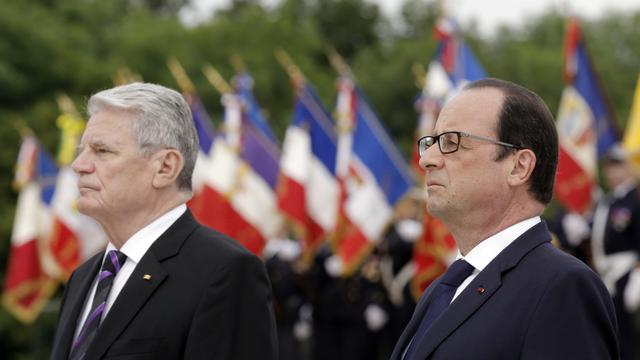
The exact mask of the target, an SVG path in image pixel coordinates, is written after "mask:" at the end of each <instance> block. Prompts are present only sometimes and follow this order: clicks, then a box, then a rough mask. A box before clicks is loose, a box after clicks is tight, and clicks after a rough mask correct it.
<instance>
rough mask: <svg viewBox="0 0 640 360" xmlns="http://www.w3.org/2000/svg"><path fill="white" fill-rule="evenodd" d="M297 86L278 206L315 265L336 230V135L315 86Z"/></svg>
mask: <svg viewBox="0 0 640 360" xmlns="http://www.w3.org/2000/svg"><path fill="white" fill-rule="evenodd" d="M296 85H297V86H296V90H297V97H296V104H295V108H294V114H293V118H292V121H291V125H290V126H289V127H288V129H287V131H286V134H285V137H284V141H283V149H282V157H281V159H280V178H279V183H278V205H279V208H280V210H281V211H282V213H283V214H284V215H285V216H286V217H287V218H288V219H289V220H290V222H291V224H292V225H293V229H294V230H295V231H296V232H297V236H298V238H299V239H301V241H302V251H303V257H304V258H305V259H306V260H309V258H310V256H311V255H313V253H314V251H315V250H316V249H317V248H318V246H319V245H321V244H322V242H323V240H324V239H325V238H326V237H327V236H328V234H330V233H331V232H332V231H333V230H334V227H335V222H336V217H337V216H336V214H337V206H338V204H337V203H338V183H337V181H336V177H335V168H336V167H335V164H336V133H335V129H334V125H333V121H332V120H331V116H330V115H329V112H328V111H327V110H326V108H325V107H324V106H323V105H322V103H321V102H320V100H319V99H318V97H317V95H316V93H315V91H314V90H313V89H312V88H311V86H310V85H309V84H306V83H304V82H301V83H299V84H296Z"/></svg>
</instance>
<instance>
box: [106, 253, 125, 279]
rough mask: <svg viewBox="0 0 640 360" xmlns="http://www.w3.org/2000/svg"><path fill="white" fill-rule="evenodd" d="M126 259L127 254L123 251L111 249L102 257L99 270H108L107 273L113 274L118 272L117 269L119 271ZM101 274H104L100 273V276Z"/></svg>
mask: <svg viewBox="0 0 640 360" xmlns="http://www.w3.org/2000/svg"><path fill="white" fill-rule="evenodd" d="M126 260H127V255H125V254H124V253H122V252H120V251H118V250H111V251H109V252H108V253H107V256H106V257H105V258H104V262H103V263H102V271H101V272H105V271H108V272H109V275H114V276H115V275H116V274H117V273H118V271H120V268H121V267H122V265H123V264H124V262H125V261H126ZM105 275H106V274H105ZM103 276H104V275H102V276H101V278H102V277H103Z"/></svg>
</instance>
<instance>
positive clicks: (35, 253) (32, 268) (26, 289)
mask: <svg viewBox="0 0 640 360" xmlns="http://www.w3.org/2000/svg"><path fill="white" fill-rule="evenodd" d="M41 153H42V151H41V149H40V146H39V144H38V142H37V140H36V139H35V138H34V137H33V136H28V137H26V138H25V139H24V140H23V143H22V146H21V148H20V153H19V156H18V163H17V166H16V178H15V183H16V185H18V186H19V189H20V193H19V195H18V203H17V205H16V213H15V218H14V222H13V230H12V233H11V249H10V250H9V260H8V264H7V269H6V273H5V281H4V289H3V293H2V302H3V304H4V306H5V307H6V308H7V310H8V311H9V312H10V313H12V314H13V315H14V316H15V317H16V318H18V319H19V320H20V321H22V322H23V323H32V322H33V321H34V320H35V319H36V317H37V316H38V314H40V312H41V310H42V308H43V307H44V305H45V304H46V302H47V301H48V300H49V298H50V297H51V295H52V294H53V292H54V291H55V288H56V286H57V282H56V281H55V280H54V279H53V278H51V277H50V276H48V275H47V273H46V272H45V271H44V269H43V266H42V261H41V256H40V245H39V242H40V239H41V236H42V232H43V229H46V224H47V223H50V217H51V215H50V213H49V210H48V208H47V206H46V204H45V201H46V199H47V196H50V194H51V192H50V191H43V188H42V186H43V184H44V185H46V183H47V182H48V181H49V180H50V178H49V177H48V176H47V175H48V170H50V169H48V166H45V167H44V168H41V167H40V164H39V162H40V161H39V158H40V155H41ZM40 180H42V182H40ZM43 225H44V226H43Z"/></svg>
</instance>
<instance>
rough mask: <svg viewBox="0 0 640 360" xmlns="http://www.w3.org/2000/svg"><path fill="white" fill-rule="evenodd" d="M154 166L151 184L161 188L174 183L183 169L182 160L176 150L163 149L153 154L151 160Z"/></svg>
mask: <svg viewBox="0 0 640 360" xmlns="http://www.w3.org/2000/svg"><path fill="white" fill-rule="evenodd" d="M151 161H152V162H153V163H154V165H155V172H154V174H153V181H152V184H153V186H154V187H155V188H163V187H166V186H169V185H171V184H173V183H175V182H176V179H177V178H178V175H179V174H180V172H181V171H182V168H183V167H184V158H183V157H182V154H180V152H179V151H178V150H176V149H163V150H160V151H158V152H157V153H155V154H154V155H153V157H152V160H151Z"/></svg>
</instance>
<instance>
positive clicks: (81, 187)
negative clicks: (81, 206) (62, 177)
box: [78, 184, 96, 193]
mask: <svg viewBox="0 0 640 360" xmlns="http://www.w3.org/2000/svg"><path fill="white" fill-rule="evenodd" d="M78 190H79V191H80V193H82V192H86V191H90V190H96V188H95V187H92V186H89V185H86V184H78Z"/></svg>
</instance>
